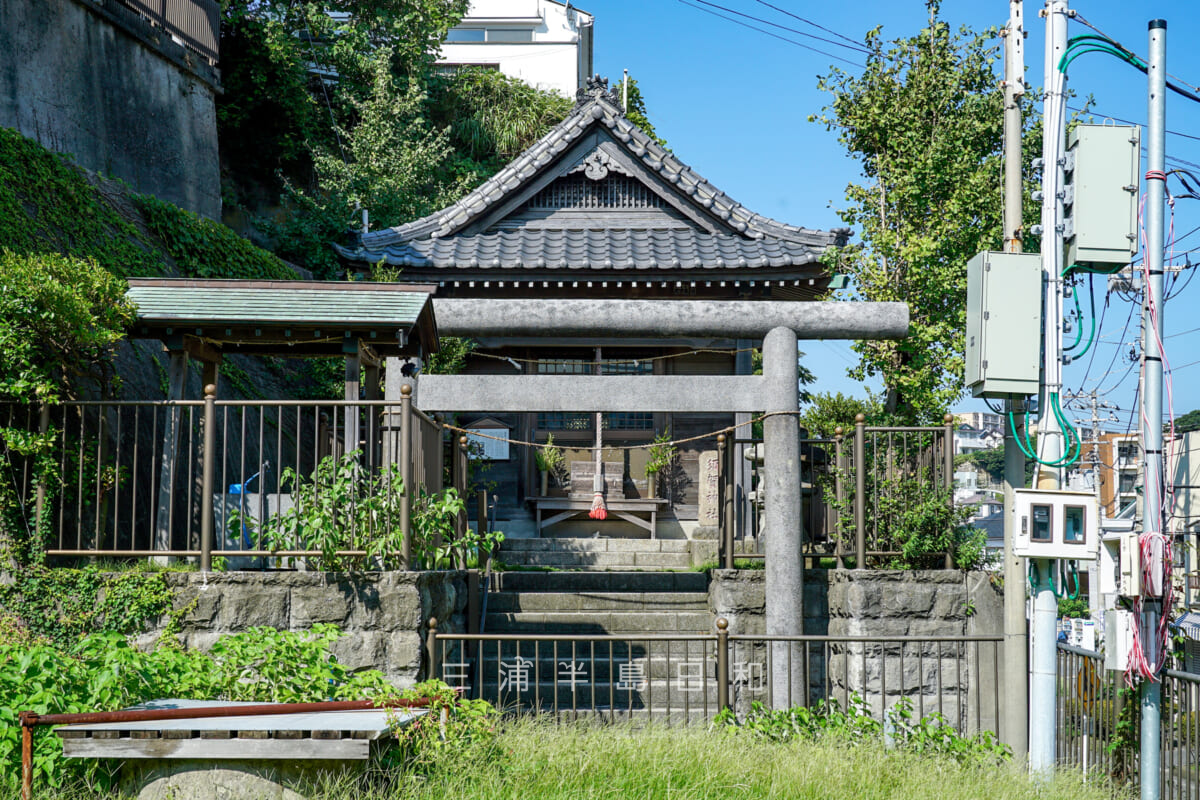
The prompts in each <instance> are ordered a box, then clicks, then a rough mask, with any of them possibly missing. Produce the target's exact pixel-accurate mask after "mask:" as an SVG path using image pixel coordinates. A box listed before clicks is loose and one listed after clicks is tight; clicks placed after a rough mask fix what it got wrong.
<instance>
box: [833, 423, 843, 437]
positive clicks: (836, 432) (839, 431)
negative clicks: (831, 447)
mask: <svg viewBox="0 0 1200 800" xmlns="http://www.w3.org/2000/svg"><path fill="white" fill-rule="evenodd" d="M833 435H834V436H841V435H842V426H841V425H838V426H837V427H836V428H834V429H833Z"/></svg>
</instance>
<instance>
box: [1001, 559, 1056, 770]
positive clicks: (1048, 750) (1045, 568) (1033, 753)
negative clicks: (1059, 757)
mask: <svg viewBox="0 0 1200 800" xmlns="http://www.w3.org/2000/svg"><path fill="white" fill-rule="evenodd" d="M1032 563H1033V570H1034V599H1033V664H1032V670H1031V672H1032V679H1033V680H1032V687H1031V689H1030V692H1029V770H1030V772H1032V773H1034V774H1035V775H1045V776H1049V775H1050V774H1052V773H1053V772H1054V759H1055V746H1056V737H1057V734H1058V729H1057V727H1056V726H1057V700H1056V694H1057V686H1056V685H1055V669H1056V664H1055V657H1056V650H1057V648H1058V642H1057V639H1058V598H1056V597H1055V596H1054V589H1053V586H1052V584H1051V580H1052V578H1051V574H1052V573H1051V570H1052V569H1054V568H1055V566H1056V562H1055V561H1053V560H1051V559H1045V558H1038V559H1033V560H1032ZM1006 585H1007V584H1006Z"/></svg>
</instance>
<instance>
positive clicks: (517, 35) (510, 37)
mask: <svg viewBox="0 0 1200 800" xmlns="http://www.w3.org/2000/svg"><path fill="white" fill-rule="evenodd" d="M487 40H488V41H489V42H532V41H533V29H532V28H496V29H491V28H489V29H488V32H487Z"/></svg>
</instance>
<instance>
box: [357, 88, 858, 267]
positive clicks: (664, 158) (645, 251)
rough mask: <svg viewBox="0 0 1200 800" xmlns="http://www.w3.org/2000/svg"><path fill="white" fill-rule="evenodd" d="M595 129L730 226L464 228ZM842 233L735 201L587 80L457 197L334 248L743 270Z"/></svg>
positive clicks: (434, 259) (391, 256)
mask: <svg viewBox="0 0 1200 800" xmlns="http://www.w3.org/2000/svg"><path fill="white" fill-rule="evenodd" d="M594 127H602V128H604V129H606V130H607V131H608V132H609V133H610V134H611V136H612V137H613V139H615V140H616V141H617V142H619V143H621V145H622V147H623V148H624V149H625V150H626V151H627V152H628V153H629V154H630V155H631V156H633V157H634V158H636V159H638V160H640V162H641V164H642V165H643V166H644V167H646V168H647V169H648V170H649V171H650V172H651V173H655V174H657V175H658V176H659V177H660V178H661V180H662V181H663V182H664V183H666V184H669V185H671V186H673V187H675V189H677V190H678V192H679V193H681V194H683V195H685V196H686V198H687V199H688V202H690V203H692V204H693V205H695V206H696V207H698V208H699V209H701V210H703V211H704V213H706V214H708V215H711V216H712V217H714V218H715V219H716V221H717V223H718V224H719V225H720V226H723V227H724V228H725V229H726V232H725V233H723V234H722V233H718V234H713V233H707V232H701V231H695V230H692V229H680V230H672V229H664V228H653V227H647V228H646V229H644V230H642V229H617V230H613V229H609V228H604V229H597V230H571V229H559V230H553V229H550V230H545V229H542V230H523V231H519V232H515V233H509V232H502V233H484V234H473V235H469V236H463V235H460V232H461V231H462V230H463V229H464V228H466V227H467V226H469V225H470V224H471V223H473V222H475V221H477V220H479V219H480V218H481V217H482V216H483V215H485V214H486V213H488V212H489V211H491V210H493V209H495V208H497V207H498V206H499V205H500V204H502V203H504V202H506V201H507V200H509V199H511V198H512V196H513V195H514V194H515V193H517V192H519V191H521V190H522V189H523V188H524V187H525V186H527V185H528V183H529V182H530V181H532V180H533V179H535V178H536V177H537V176H538V175H540V174H541V173H542V172H543V171H544V170H545V169H547V168H548V167H550V166H551V165H552V164H553V163H554V162H555V161H557V160H558V159H559V158H560V157H562V156H563V154H564V153H565V152H566V151H567V150H568V149H569V148H571V147H572V146H573V145H575V144H576V143H577V142H578V141H579V140H580V139H581V138H582V137H583V136H584V134H585V133H587V132H588V131H590V130H592V129H593V128H594ZM564 228H565V226H564ZM847 236H848V231H847V230H845V229H837V230H832V231H823V230H811V229H808V228H799V227H796V226H793V225H786V224H784V223H781V222H777V221H775V220H773V219H769V218H767V217H764V216H762V215H761V214H756V213H754V212H752V211H750V210H749V209H747V208H746V207H745V206H743V205H741V204H740V203H737V202H735V201H734V200H732V199H731V198H730V197H728V196H727V195H726V194H725V193H724V192H722V191H720V190H719V189H717V188H716V187H715V186H713V185H712V184H711V183H709V182H708V181H706V180H705V179H704V178H703V177H701V176H700V175H699V174H697V173H696V172H695V170H693V169H692V168H691V167H689V166H687V165H686V164H684V163H683V162H682V161H680V160H679V159H678V158H677V157H676V156H675V155H674V154H673V153H671V152H670V151H669V150H667V149H666V148H664V147H662V146H661V145H659V144H658V143H657V142H655V141H654V140H653V139H651V138H650V137H649V136H648V135H647V134H646V133H645V132H644V131H642V130H641V128H639V127H637V126H636V125H634V124H633V123H632V122H630V121H629V119H627V118H626V117H625V115H624V113H623V112H622V110H621V106H620V102H619V101H618V100H617V99H616V98H615V97H614V96H613V95H612V94H611V93H610V92H609V91H608V90H607V88H606V86H605V85H604V84H603V83H602V82H600V81H591V82H589V88H587V89H581V90H580V92H579V98H578V101H577V102H576V104H575V108H574V109H573V110H572V112H571V113H570V114H569V115H568V116H567V118H566V119H564V120H563V121H562V122H561V123H559V124H558V125H557V126H555V127H554V129H552V130H551V131H550V132H549V133H547V134H546V135H545V136H544V137H542V138H541V139H540V140H539V141H538V142H537V143H536V144H534V145H533V146H532V147H530V148H529V149H528V150H526V151H525V152H524V153H522V154H521V155H519V156H518V157H517V158H516V159H514V160H513V161H512V162H511V163H509V164H508V165H507V166H505V167H504V168H503V169H501V170H500V171H499V172H497V173H496V174H495V175H493V176H492V177H491V178H489V179H488V180H487V181H485V182H484V183H483V184H481V185H480V186H479V187H478V188H477V189H475V190H474V191H473V192H471V193H470V194H468V195H467V196H466V197H464V198H463V199H461V200H459V201H458V202H456V203H454V204H453V205H451V206H448V207H447V208H444V209H442V210H440V211H437V212H435V213H433V214H430V215H429V216H427V217H423V218H421V219H418V220H415V221H413V222H409V223H407V224H405V225H400V226H398V227H395V228H389V229H386V230H382V231H376V232H373V233H367V234H363V236H362V240H361V245H360V246H359V247H357V248H354V249H349V248H343V247H340V246H336V245H335V247H336V249H337V250H338V252H339V253H340V254H341V255H342V256H343V257H344V258H346V259H349V260H352V261H365V262H370V263H374V262H377V261H379V260H380V259H384V258H386V259H387V261H388V262H390V263H395V264H404V265H409V266H418V265H419V266H434V267H443V266H444V267H461V266H463V265H464V264H463V261H462V259H463V258H465V259H467V260H470V259H472V258H474V259H476V260H477V261H478V266H480V267H486V266H489V265H491V266H495V267H521V266H523V267H533V266H535V265H534V264H529V263H527V262H528V261H529V260H530V258H532V259H536V258H539V257H540V258H543V259H545V260H546V261H547V262H551V261H554V260H555V259H565V260H566V262H567V263H566V265H565V266H567V267H570V268H585V267H588V266H591V267H593V268H605V267H604V266H603V265H605V264H606V263H607V262H609V261H611V262H612V266H611V267H607V268H612V269H616V268H622V267H623V268H627V269H650V268H676V269H678V268H694V267H713V266H718V265H717V263H716V261H715V260H716V259H723V260H724V261H725V262H726V264H727V266H729V267H731V268H736V267H739V266H742V263H741V262H742V260H744V261H745V265H744V266H746V267H766V266H788V265H797V264H807V263H811V262H813V261H815V260H816V258H817V257H818V256H819V255H820V254H821V252H822V251H823V250H825V249H826V248H827V247H829V246H831V245H837V244H843V243H844V242H845V240H846V238H847ZM447 239H453V240H454V241H444V240H447ZM604 239H608V240H609V241H603V240H604ZM539 247H544V248H549V249H546V250H538V249H537V248H539ZM576 255H579V256H581V257H584V258H586V260H587V264H583V263H575V261H574V257H575V256H576ZM710 258H711V259H713V261H712V263H710V261H709V259H710ZM676 261H678V264H676ZM598 265H600V266H598ZM546 266H554V265H553V264H550V263H547V264H546Z"/></svg>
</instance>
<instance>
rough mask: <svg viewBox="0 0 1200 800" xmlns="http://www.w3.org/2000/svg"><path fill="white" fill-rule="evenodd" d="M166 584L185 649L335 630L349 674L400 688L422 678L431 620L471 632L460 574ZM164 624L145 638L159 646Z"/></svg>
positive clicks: (178, 575)
mask: <svg viewBox="0 0 1200 800" xmlns="http://www.w3.org/2000/svg"><path fill="white" fill-rule="evenodd" d="M167 582H168V585H169V586H170V588H171V590H172V593H173V594H174V595H175V600H174V604H175V608H176V609H177V610H178V609H187V613H186V614H184V615H183V617H182V619H181V620H180V623H181V631H180V634H181V639H182V641H183V644H184V645H185V646H187V647H194V648H199V649H201V650H206V649H208V648H209V647H211V646H212V644H213V643H214V642H216V641H217V639H219V638H220V637H222V636H224V635H227V634H231V633H239V632H241V631H245V630H247V629H249V628H252V627H259V626H265V627H269V628H277V629H279V630H289V631H306V630H308V629H309V628H311V627H312V626H313V625H314V624H316V623H330V624H333V625H337V626H338V627H339V628H341V630H342V632H343V634H344V635H343V636H342V638H340V639H339V640H338V641H337V642H335V643H334V645H333V647H332V648H331V650H332V652H333V654H334V655H335V656H336V657H337V659H338V661H340V662H341V663H343V664H345V665H346V666H347V667H349V668H350V669H351V670H360V669H378V670H380V671H381V672H383V673H384V675H386V676H387V678H388V680H389V681H391V682H392V683H394V684H396V685H397V686H401V687H406V686H411V685H412V684H413V683H415V682H416V681H417V680H418V679H419V678H421V677H423V672H422V664H423V663H424V658H425V647H424V636H425V631H426V629H427V625H428V621H429V618H430V617H436V618H437V620H438V629H439V630H441V631H443V632H463V631H465V629H466V616H465V610H466V603H467V583H466V576H465V574H464V573H461V572H376V573H360V574H355V575H347V574H344V573H325V572H225V573H209V574H208V575H207V576H204V575H201V574H200V573H195V572H173V573H168V574H167ZM166 624H167V620H166V619H163V620H160V621H159V626H158V627H157V628H156V629H155V630H152V631H149V632H147V633H145V634H143V635H142V637H141V639H140V641H141V642H142V643H144V644H145V643H150V642H153V641H155V640H156V639H157V638H158V636H159V635H160V633H161V631H162V627H163V626H165V625H166Z"/></svg>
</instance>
